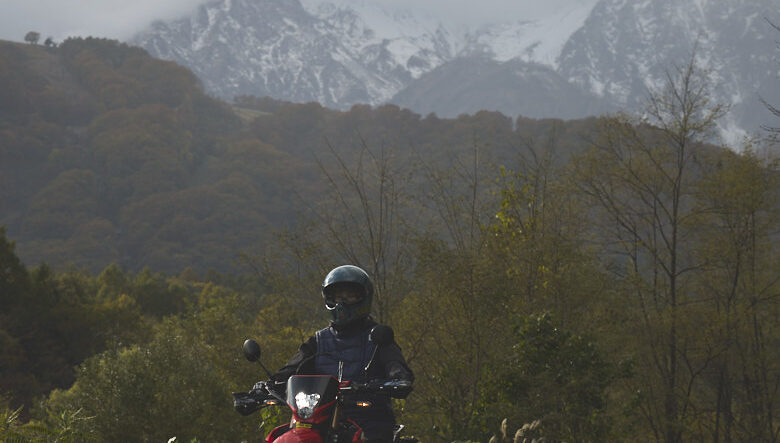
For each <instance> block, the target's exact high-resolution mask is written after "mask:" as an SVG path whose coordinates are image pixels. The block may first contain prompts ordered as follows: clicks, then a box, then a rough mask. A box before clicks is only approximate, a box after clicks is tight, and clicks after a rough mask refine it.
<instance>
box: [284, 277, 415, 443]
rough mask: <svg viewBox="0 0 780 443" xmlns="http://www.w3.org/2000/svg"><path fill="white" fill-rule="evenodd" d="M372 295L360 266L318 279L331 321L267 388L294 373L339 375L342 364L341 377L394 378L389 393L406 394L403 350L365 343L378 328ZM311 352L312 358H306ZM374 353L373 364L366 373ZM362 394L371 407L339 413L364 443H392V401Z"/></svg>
mask: <svg viewBox="0 0 780 443" xmlns="http://www.w3.org/2000/svg"><path fill="white" fill-rule="evenodd" d="M373 296H374V285H373V284H372V282H371V279H370V278H369V276H368V274H367V273H366V272H365V271H364V270H363V269H361V268H359V267H357V266H352V265H344V266H339V267H337V268H334V269H333V270H332V271H330V272H329V273H328V275H327V276H326V277H325V280H324V281H323V283H322V297H323V299H324V301H325V308H326V309H327V310H328V312H329V313H330V316H331V319H330V325H329V326H328V327H326V328H323V329H320V330H319V331H317V332H316V333H315V334H314V335H313V336H312V337H310V338H309V339H308V340H307V341H305V342H304V343H303V344H301V346H300V348H299V349H298V352H297V353H296V354H295V355H294V356H293V357H292V358H291V359H290V361H289V362H287V364H286V365H285V366H284V367H282V368H281V369H280V370H279V371H278V372H277V373H276V374H274V375H272V376H271V383H270V386H269V388H272V389H275V390H277V391H281V392H283V391H284V389H285V383H286V381H287V379H288V378H289V377H290V376H291V375H293V374H295V373H296V371H297V373H298V374H330V375H332V376H334V377H336V378H338V377H339V375H340V374H339V368H340V366H341V377H342V379H343V380H345V381H346V380H349V381H353V382H360V383H364V382H368V381H371V380H392V383H393V386H395V387H397V388H395V389H394V391H393V394H391V395H392V396H393V397H396V398H405V397H406V396H407V395H408V394H409V392H410V391H411V386H412V381H413V380H414V374H413V373H412V371H411V369H409V366H408V365H407V364H406V360H405V359H404V357H403V355H402V354H401V349H400V348H399V347H398V345H397V344H396V343H395V341H391V342H390V343H388V344H384V345H382V346H378V347H377V346H376V345H375V344H373V343H371V342H370V341H369V333H370V332H371V329H372V328H374V327H375V326H377V323H376V322H375V321H374V320H373V319H372V318H371V316H370V311H371V301H372V299H373ZM312 356H314V358H310V357H312ZM372 357H373V362H372V363H371V365H370V367H369V369H368V371H366V370H365V368H366V366H367V365H368V364H369V362H371V361H372ZM340 362H343V363H341V364H340ZM342 365H343V366H342ZM299 366H300V368H299ZM367 397H368V398H367ZM360 398H361V399H366V400H369V401H370V402H371V405H372V406H371V407H369V408H358V407H345V408H344V409H343V413H344V414H345V415H346V416H347V417H349V418H351V419H352V420H354V421H355V422H356V423H357V424H358V425H359V426H360V427H361V428H362V429H363V432H364V435H365V438H366V441H369V442H372V443H376V442H392V440H393V427H394V425H395V416H394V415H393V410H392V407H391V404H390V399H389V398H388V397H387V396H382V395H376V394H373V395H372V394H365V393H362V394H361V396H360Z"/></svg>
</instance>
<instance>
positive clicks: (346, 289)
mask: <svg viewBox="0 0 780 443" xmlns="http://www.w3.org/2000/svg"><path fill="white" fill-rule="evenodd" d="M323 292H324V293H325V304H326V305H327V306H328V307H329V308H331V309H332V308H334V307H335V306H336V305H338V304H340V303H341V304H344V305H354V304H358V303H360V302H362V301H363V300H364V299H365V298H366V296H365V294H364V293H363V288H362V287H360V285H355V284H349V283H342V284H339V283H337V284H334V285H331V286H328V287H327V288H325V290H324V291H323Z"/></svg>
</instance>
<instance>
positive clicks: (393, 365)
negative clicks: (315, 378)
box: [271, 317, 414, 384]
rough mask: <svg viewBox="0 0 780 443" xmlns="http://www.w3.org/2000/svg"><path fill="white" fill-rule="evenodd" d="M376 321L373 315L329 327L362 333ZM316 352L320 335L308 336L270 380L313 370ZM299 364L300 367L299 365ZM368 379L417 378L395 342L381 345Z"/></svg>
mask: <svg viewBox="0 0 780 443" xmlns="http://www.w3.org/2000/svg"><path fill="white" fill-rule="evenodd" d="M376 325H377V323H376V322H375V321H374V320H373V319H371V318H370V317H368V318H365V319H363V320H361V321H358V322H356V323H353V324H351V325H348V326H345V327H342V328H335V327H334V326H330V329H331V330H332V331H333V333H334V334H335V335H336V336H339V337H340V336H342V335H345V334H346V335H350V334H358V333H362V332H364V331H366V330H370V329H371V328H373V327H374V326H376ZM316 353H317V339H316V337H315V336H313V335H312V336H311V337H309V339H308V340H306V341H305V342H303V344H301V346H300V347H299V348H298V352H296V353H295V355H294V356H293V357H292V358H291V359H290V360H289V361H288V362H287V364H286V365H284V366H283V367H282V368H281V369H279V371H277V372H276V374H274V375H272V376H271V380H272V381H274V382H276V383H277V384H282V383H286V382H287V379H288V378H290V376H291V375H293V374H295V373H296V371H298V374H314V358H310V357H314V355H315V354H316ZM299 366H300V370H299V369H298V367H299ZM367 375H368V379H369V380H374V379H380V380H408V381H410V382H411V381H414V374H413V373H412V370H411V369H409V366H408V365H407V364H406V360H405V359H404V356H403V354H402V353H401V348H400V347H398V345H397V344H396V343H395V342H393V343H390V344H388V345H384V346H381V347H379V348H378V349H377V353H376V356H375V357H374V362H373V363H372V364H371V368H370V369H369V373H368V374H367Z"/></svg>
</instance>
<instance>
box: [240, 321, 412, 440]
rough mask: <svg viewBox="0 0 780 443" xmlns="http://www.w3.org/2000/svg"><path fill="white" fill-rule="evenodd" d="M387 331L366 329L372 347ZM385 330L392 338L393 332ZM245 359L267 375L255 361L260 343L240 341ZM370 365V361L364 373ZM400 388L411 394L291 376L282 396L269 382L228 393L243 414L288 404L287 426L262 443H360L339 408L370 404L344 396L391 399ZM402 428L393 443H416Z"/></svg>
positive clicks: (393, 387) (394, 386)
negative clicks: (288, 418) (362, 394)
mask: <svg viewBox="0 0 780 443" xmlns="http://www.w3.org/2000/svg"><path fill="white" fill-rule="evenodd" d="M388 330H389V328H387V329H382V327H381V326H377V327H376V328H374V330H372V331H371V335H370V340H371V341H372V342H374V343H377V344H381V343H384V342H386V341H387V340H392V335H389V336H388V332H387V331H388ZM389 331H390V332H389V334H392V330H389ZM320 355H322V354H320ZM244 356H245V357H246V358H247V360H249V361H254V362H258V363H260V366H262V367H263V369H264V370H265V372H266V373H268V374H269V377H270V372H269V371H268V370H267V369H266V368H265V366H263V365H262V363H261V362H260V345H258V344H257V342H255V341H254V340H251V339H250V340H246V341H245V342H244ZM313 357H314V356H312V357H310V358H313ZM371 361H373V358H372V359H371ZM370 365H371V362H369V364H368V365H367V366H366V370H367V369H368V367H369V366H370ZM339 378H340V377H339ZM403 390H411V385H410V384H409V383H408V382H406V381H395V380H393V381H384V382H382V381H373V382H369V383H354V382H348V381H341V380H339V379H337V378H336V377H333V376H331V375H292V376H291V377H290V378H289V379H288V380H287V390H286V392H287V394H286V398H285V397H283V396H282V395H280V394H279V393H277V392H276V390H275V389H273V388H272V387H269V385H268V383H266V382H259V383H257V384H255V387H254V388H253V389H252V390H251V391H249V392H237V393H233V405H234V407H235V408H236V410H237V411H238V412H239V413H241V414H242V415H249V414H251V413H253V412H255V411H257V410H260V409H262V408H264V407H268V406H276V405H281V404H283V403H286V404H287V406H288V407H289V408H290V410H291V411H292V419H291V420H290V423H289V424H286V425H282V426H279V427H277V428H275V429H274V430H272V431H271V432H270V433H269V434H268V436H266V438H265V441H266V442H267V443H325V442H328V443H362V442H364V441H365V439H364V437H363V430H362V429H361V428H360V426H359V425H358V424H357V423H355V422H354V421H352V420H351V419H349V418H348V417H344V416H343V414H341V409H342V408H343V407H344V406H350V407H358V408H369V407H371V402H370V401H364V400H347V399H346V398H345V394H347V393H351V394H358V395H350V396H349V398H351V399H354V398H359V397H360V395H359V394H360V393H371V394H380V395H390V394H392V393H394V392H399V391H403ZM403 429H404V426H403V425H396V428H395V430H394V438H393V442H394V443H417V439H415V438H412V437H402V436H401V432H402V431H403Z"/></svg>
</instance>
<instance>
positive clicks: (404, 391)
mask: <svg viewBox="0 0 780 443" xmlns="http://www.w3.org/2000/svg"><path fill="white" fill-rule="evenodd" d="M383 387H384V388H385V390H387V391H388V392H389V393H390V396H391V397H394V398H406V397H407V396H408V395H409V394H410V393H411V392H412V382H411V381H410V380H401V379H398V380H389V381H386V382H385V383H384V385H383Z"/></svg>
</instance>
